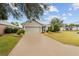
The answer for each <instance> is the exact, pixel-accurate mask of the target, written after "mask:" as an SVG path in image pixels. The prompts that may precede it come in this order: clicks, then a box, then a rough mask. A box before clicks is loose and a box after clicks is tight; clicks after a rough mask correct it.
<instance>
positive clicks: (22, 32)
mask: <svg viewBox="0 0 79 59" xmlns="http://www.w3.org/2000/svg"><path fill="white" fill-rule="evenodd" d="M24 33H25V30H23V29H20V30H18V31H17V35H21V34H24Z"/></svg>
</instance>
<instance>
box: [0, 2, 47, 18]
mask: <svg viewBox="0 0 79 59" xmlns="http://www.w3.org/2000/svg"><path fill="white" fill-rule="evenodd" d="M46 8H47V5H46V4H42V3H14V4H8V3H0V20H5V19H8V16H9V15H11V14H12V15H13V16H14V17H15V18H19V17H21V16H22V14H23V13H24V14H25V15H26V17H27V18H28V19H31V18H40V16H42V15H43V12H44V10H45V9H46Z"/></svg>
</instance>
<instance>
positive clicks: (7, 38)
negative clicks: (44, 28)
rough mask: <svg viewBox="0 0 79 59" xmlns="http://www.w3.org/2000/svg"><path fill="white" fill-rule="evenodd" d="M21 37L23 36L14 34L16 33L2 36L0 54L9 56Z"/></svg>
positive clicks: (0, 37) (0, 38)
mask: <svg viewBox="0 0 79 59" xmlns="http://www.w3.org/2000/svg"><path fill="white" fill-rule="evenodd" d="M20 38H21V36H14V34H5V35H3V36H0V56H7V55H8V54H9V53H10V52H11V50H12V49H13V48H14V46H15V45H16V44H17V42H18V41H19V40H20Z"/></svg>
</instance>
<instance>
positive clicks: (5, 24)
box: [0, 21, 20, 35]
mask: <svg viewBox="0 0 79 59" xmlns="http://www.w3.org/2000/svg"><path fill="white" fill-rule="evenodd" d="M6 27H16V28H20V27H18V26H15V25H12V24H11V23H9V22H7V21H0V35H2V34H4V30H5V28H6Z"/></svg>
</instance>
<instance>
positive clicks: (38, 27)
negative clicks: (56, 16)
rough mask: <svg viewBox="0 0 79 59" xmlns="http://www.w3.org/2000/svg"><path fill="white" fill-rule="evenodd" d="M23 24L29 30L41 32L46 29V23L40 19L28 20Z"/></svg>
mask: <svg viewBox="0 0 79 59" xmlns="http://www.w3.org/2000/svg"><path fill="white" fill-rule="evenodd" d="M22 26H23V28H24V29H25V30H26V31H27V32H28V31H29V32H32V33H41V32H45V31H46V25H45V24H42V23H40V22H39V21H38V20H32V21H26V22H25V23H23V24H22Z"/></svg>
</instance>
